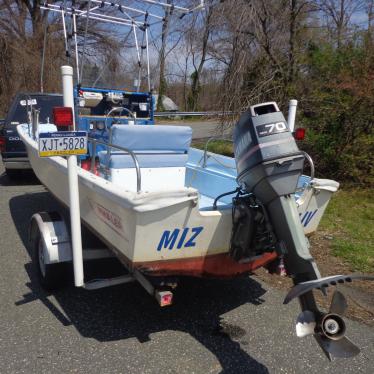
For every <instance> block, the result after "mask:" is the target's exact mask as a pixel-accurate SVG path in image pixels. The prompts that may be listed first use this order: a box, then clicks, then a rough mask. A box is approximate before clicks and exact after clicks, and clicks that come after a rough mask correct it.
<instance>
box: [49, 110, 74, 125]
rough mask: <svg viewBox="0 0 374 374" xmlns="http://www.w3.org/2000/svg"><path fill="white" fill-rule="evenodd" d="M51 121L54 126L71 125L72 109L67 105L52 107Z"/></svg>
mask: <svg viewBox="0 0 374 374" xmlns="http://www.w3.org/2000/svg"><path fill="white" fill-rule="evenodd" d="M53 123H54V124H55V125H56V126H64V127H67V126H73V110H72V109H71V108H69V107H54V108H53Z"/></svg>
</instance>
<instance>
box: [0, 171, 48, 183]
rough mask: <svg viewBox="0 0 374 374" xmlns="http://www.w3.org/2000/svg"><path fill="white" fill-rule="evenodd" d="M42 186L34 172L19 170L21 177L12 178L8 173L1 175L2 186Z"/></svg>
mask: <svg viewBox="0 0 374 374" xmlns="http://www.w3.org/2000/svg"><path fill="white" fill-rule="evenodd" d="M38 184H41V183H40V181H39V179H38V178H37V177H36V175H35V174H34V172H33V171H32V170H19V175H17V176H16V177H12V178H10V177H9V176H8V175H7V174H6V172H4V173H2V174H1V175H0V186H28V185H38Z"/></svg>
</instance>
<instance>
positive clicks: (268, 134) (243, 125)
mask: <svg viewBox="0 0 374 374" xmlns="http://www.w3.org/2000/svg"><path fill="white" fill-rule="evenodd" d="M234 153H235V159H236V166H237V171H238V183H239V184H240V185H241V187H242V188H243V189H245V190H246V191H247V192H252V193H254V194H255V195H256V196H257V197H258V198H259V199H260V200H261V201H262V202H263V203H264V204H267V203H268V202H270V201H271V200H273V199H274V198H276V197H278V196H284V195H288V194H292V193H294V192H295V190H296V186H297V182H298V179H299V177H300V175H301V173H302V170H303V165H304V155H303V153H302V152H301V151H300V150H299V148H298V147H297V145H296V142H295V139H294V137H293V136H292V133H291V131H290V130H289V127H288V124H287V121H286V120H285V118H284V116H283V114H282V112H281V111H280V110H279V108H278V106H277V104H276V103H275V102H268V103H263V104H258V105H254V106H251V107H250V108H249V110H248V111H247V112H245V113H244V114H243V115H242V116H241V118H240V119H239V122H238V123H237V125H236V126H235V130H234Z"/></svg>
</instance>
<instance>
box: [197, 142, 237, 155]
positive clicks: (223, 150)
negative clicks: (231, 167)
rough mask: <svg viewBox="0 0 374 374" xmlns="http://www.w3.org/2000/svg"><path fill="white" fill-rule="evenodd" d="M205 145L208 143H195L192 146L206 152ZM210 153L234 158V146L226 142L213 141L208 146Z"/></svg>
mask: <svg viewBox="0 0 374 374" xmlns="http://www.w3.org/2000/svg"><path fill="white" fill-rule="evenodd" d="M205 144H206V142H204V143H201V142H194V143H193V144H192V146H193V147H195V148H199V149H202V150H204V149H205ZM208 151H209V152H213V153H217V154H220V155H224V156H229V157H234V149H233V144H232V142H229V141H226V140H212V141H211V142H209V144H208Z"/></svg>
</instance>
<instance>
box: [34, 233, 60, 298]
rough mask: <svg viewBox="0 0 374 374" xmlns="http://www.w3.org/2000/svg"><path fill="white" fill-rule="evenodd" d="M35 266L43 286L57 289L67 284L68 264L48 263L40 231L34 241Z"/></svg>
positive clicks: (50, 289)
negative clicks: (45, 258)
mask: <svg viewBox="0 0 374 374" xmlns="http://www.w3.org/2000/svg"><path fill="white" fill-rule="evenodd" d="M34 266H35V268H36V271H37V274H38V278H39V282H40V284H41V286H42V287H43V288H44V289H46V290H48V291H52V290H57V289H59V288H61V287H62V286H64V285H65V283H66V279H67V264H66V263H59V264H46V263H45V261H44V242H43V239H42V237H41V234H40V232H39V233H38V235H37V236H36V238H35V242H34Z"/></svg>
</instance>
